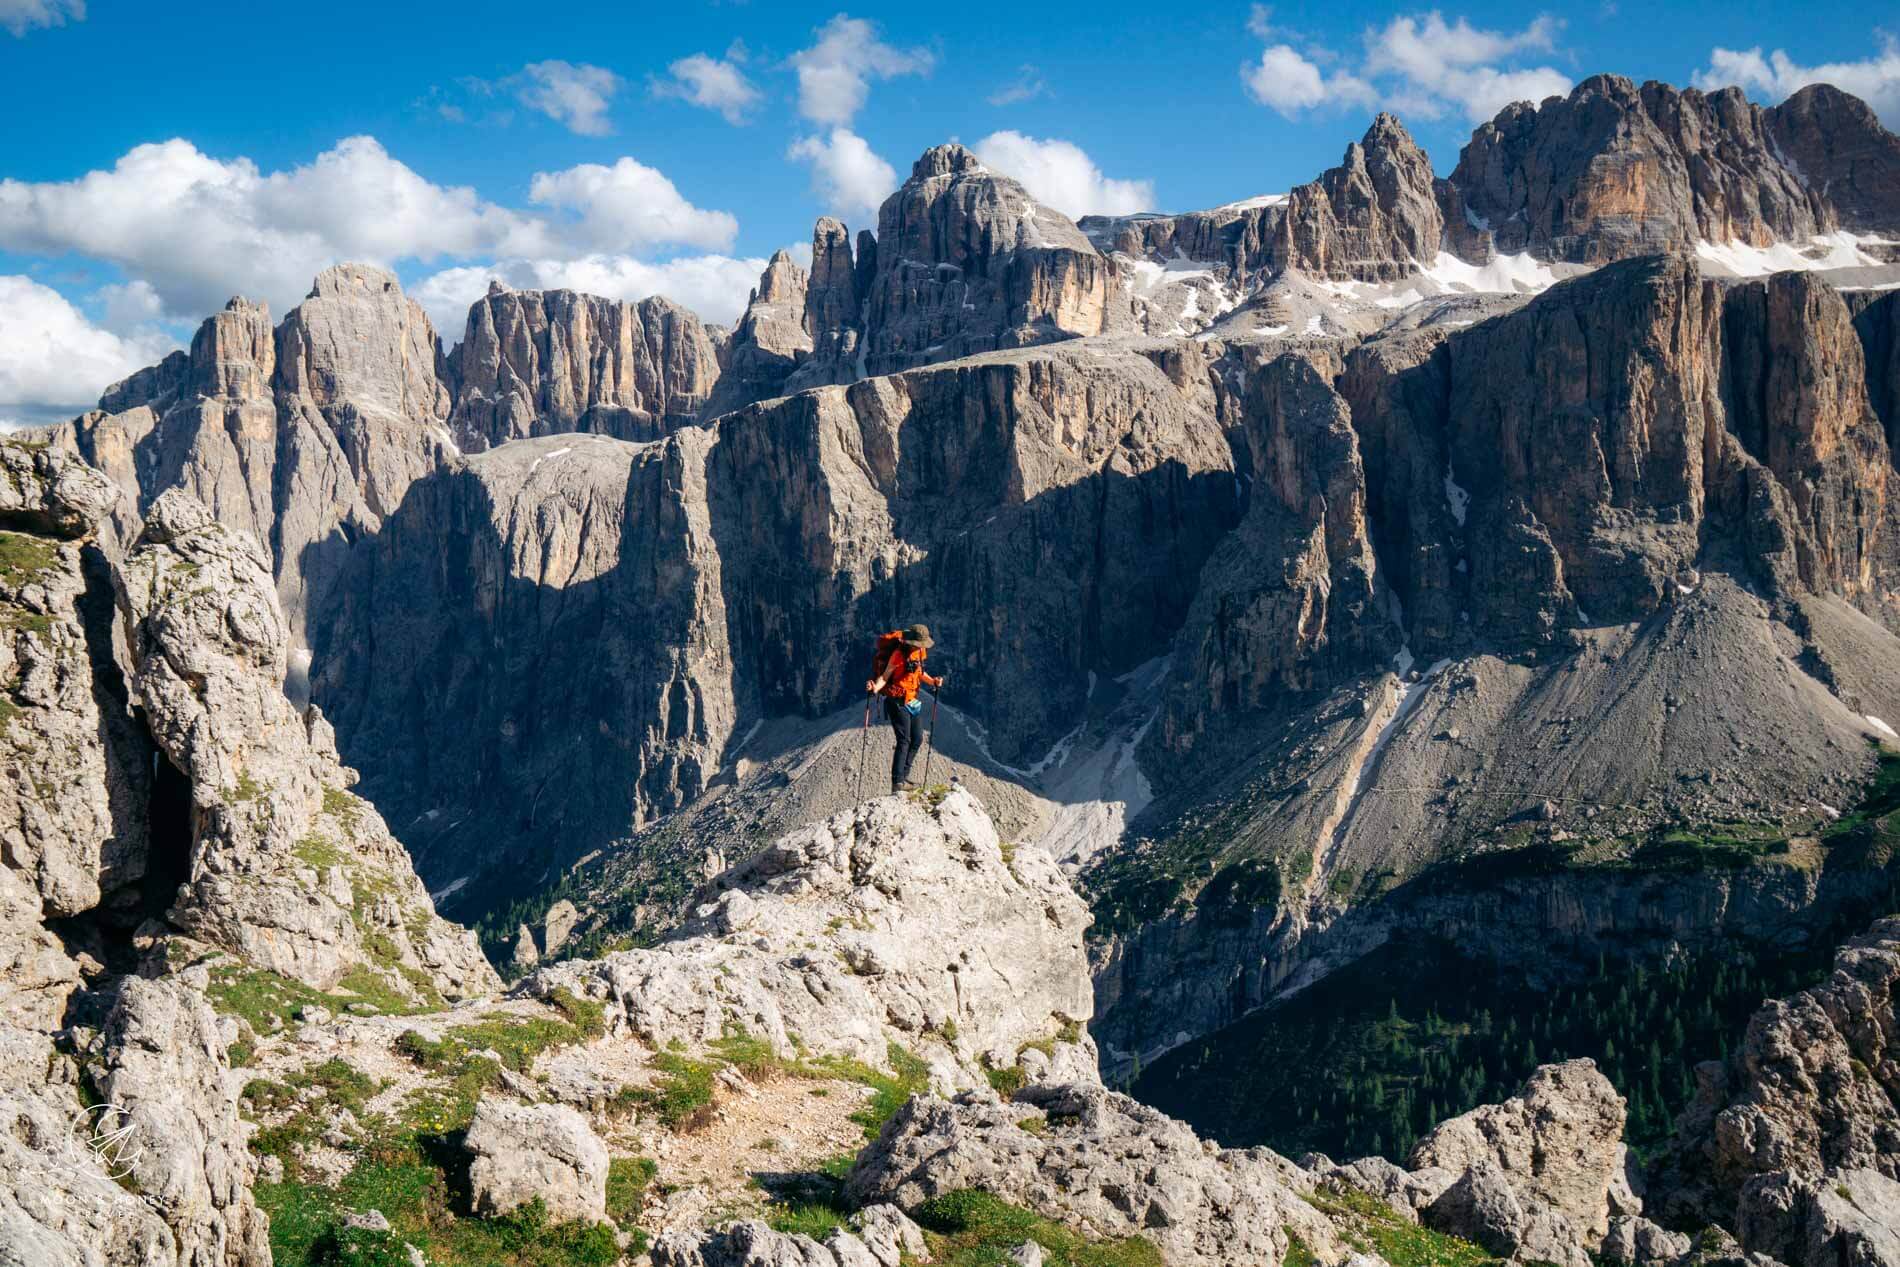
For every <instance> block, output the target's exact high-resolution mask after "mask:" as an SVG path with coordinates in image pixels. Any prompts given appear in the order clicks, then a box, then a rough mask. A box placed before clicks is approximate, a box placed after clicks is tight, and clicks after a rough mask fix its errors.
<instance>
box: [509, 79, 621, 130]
mask: <svg viewBox="0 0 1900 1267" xmlns="http://www.w3.org/2000/svg"><path fill="white" fill-rule="evenodd" d="M508 82H509V84H510V86H512V87H513V88H514V92H515V96H516V97H517V98H518V99H519V100H520V101H521V104H522V105H525V106H527V107H528V108H529V109H530V110H539V111H540V112H541V113H542V114H545V115H547V116H548V117H549V118H550V119H553V120H555V121H556V122H557V123H559V124H561V126H563V127H565V128H566V129H567V130H568V131H570V132H578V133H579V134H580V135H582V136H606V135H607V134H608V133H609V132H611V131H613V128H612V126H611V125H610V124H609V123H608V122H607V110H608V107H609V106H611V105H612V104H613V99H614V94H615V93H617V92H619V91H620V76H618V75H616V74H614V73H613V72H612V71H611V70H607V69H605V68H603V67H600V66H589V65H587V64H586V63H582V64H580V65H578V66H577V65H575V64H573V63H572V62H563V61H547V62H530V63H529V64H528V65H526V66H523V67H522V68H521V73H520V74H518V75H515V76H513V77H512V78H511V79H510V80H509V81H508Z"/></svg>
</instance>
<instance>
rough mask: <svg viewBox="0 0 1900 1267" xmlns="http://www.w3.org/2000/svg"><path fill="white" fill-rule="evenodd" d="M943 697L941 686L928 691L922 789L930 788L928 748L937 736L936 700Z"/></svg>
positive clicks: (927, 789)
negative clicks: (928, 724) (928, 704)
mask: <svg viewBox="0 0 1900 1267" xmlns="http://www.w3.org/2000/svg"><path fill="white" fill-rule="evenodd" d="M942 698H943V687H941V686H939V687H938V688H937V689H936V690H934V691H932V692H931V693H930V729H929V730H928V731H926V732H925V733H924V791H926V792H928V791H929V790H930V749H931V745H932V744H933V743H934V742H935V741H936V738H937V701H938V700H940V699H942Z"/></svg>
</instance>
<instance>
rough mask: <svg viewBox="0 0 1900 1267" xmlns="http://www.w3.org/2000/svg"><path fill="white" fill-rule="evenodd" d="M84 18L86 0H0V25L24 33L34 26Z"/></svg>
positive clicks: (62, 24)
mask: <svg viewBox="0 0 1900 1267" xmlns="http://www.w3.org/2000/svg"><path fill="white" fill-rule="evenodd" d="M69 18H70V19H71V20H72V21H74V22H84V21H85V20H86V0H0V26H4V27H5V28H6V29H7V30H9V31H11V32H13V34H15V35H25V34H26V33H27V32H28V31H30V30H32V29H33V28H34V27H36V26H64V25H66V22H67V19H69Z"/></svg>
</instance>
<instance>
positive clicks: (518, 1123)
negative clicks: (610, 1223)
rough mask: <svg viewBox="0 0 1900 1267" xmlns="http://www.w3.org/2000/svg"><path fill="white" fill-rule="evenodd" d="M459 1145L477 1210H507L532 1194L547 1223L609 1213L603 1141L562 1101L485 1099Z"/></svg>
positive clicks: (590, 1218) (598, 1218)
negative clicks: (465, 1156) (466, 1156)
mask: <svg viewBox="0 0 1900 1267" xmlns="http://www.w3.org/2000/svg"><path fill="white" fill-rule="evenodd" d="M462 1146H463V1147H464V1148H466V1149H467V1150H468V1152H469V1156H470V1161H469V1166H468V1182H469V1190H470V1192H471V1194H472V1197H473V1200H474V1206H475V1210H476V1212H477V1213H481V1214H506V1213H508V1212H509V1211H510V1210H514V1209H517V1208H518V1207H520V1206H523V1205H526V1204H527V1203H528V1202H530V1201H536V1200H538V1201H540V1202H541V1203H542V1204H543V1205H544V1206H546V1207H547V1212H548V1220H549V1221H550V1222H552V1223H565V1222H568V1221H569V1220H571V1219H582V1220H585V1221H587V1222H589V1223H598V1222H600V1221H601V1220H602V1219H604V1218H606V1217H607V1146H606V1145H605V1144H603V1143H601V1142H600V1138H599V1137H598V1136H596V1135H595V1134H594V1132H593V1130H592V1128H590V1127H589V1126H588V1125H587V1119H586V1118H584V1117H582V1116H581V1115H580V1114H579V1113H577V1112H575V1111H574V1110H573V1109H571V1108H569V1107H568V1106H566V1105H565V1104H512V1103H509V1102H507V1101H503V1100H497V1099H493V1098H489V1099H484V1100H483V1101H482V1102H481V1103H480V1104H479V1105H477V1106H476V1108H475V1120H474V1121H472V1122H471V1123H469V1127H468V1133H467V1135H466V1136H465V1137H464V1138H463V1141H462Z"/></svg>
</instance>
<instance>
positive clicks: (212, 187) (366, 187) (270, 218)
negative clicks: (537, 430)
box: [0, 136, 737, 320]
mask: <svg viewBox="0 0 1900 1267" xmlns="http://www.w3.org/2000/svg"><path fill="white" fill-rule="evenodd" d="M531 191H532V196H533V198H534V200H535V202H536V204H537V205H538V206H539V207H540V208H541V210H538V211H536V210H515V209H512V208H507V207H502V206H498V205H496V204H495V203H492V202H488V201H485V200H483V199H482V198H480V197H479V196H478V195H477V194H476V192H475V191H474V190H473V189H470V188H467V187H463V186H444V185H437V184H434V183H432V182H430V181H429V180H427V179H425V178H424V177H422V176H421V175H419V174H418V173H417V172H415V171H414V170H413V169H411V168H409V167H408V166H406V165H405V164H403V163H401V162H399V161H398V160H396V159H395V158H392V157H391V156H390V155H389V154H388V152H387V151H385V150H384V149H383V147H382V146H381V145H380V144H378V143H377V142H376V140H375V139H374V138H372V137H367V136H361V137H350V138H347V139H345V140H343V141H339V142H338V143H337V144H336V145H335V146H334V147H332V148H331V149H329V150H326V151H324V152H323V153H322V154H319V155H318V156H317V157H316V158H315V159H313V160H312V161H311V162H309V163H307V164H304V165H302V166H299V167H293V168H289V169H286V170H283V171H277V172H263V171H260V170H259V169H258V167H257V165H256V164H255V163H253V162H252V161H251V160H249V159H246V158H238V159H232V160H230V161H225V160H220V159H215V158H212V157H210V156H208V155H206V154H204V153H202V152H200V151H199V150H198V149H197V148H196V147H195V146H193V145H191V144H190V143H189V142H186V141H183V140H172V141H165V142H161V143H157V144H150V145H141V146H138V147H136V148H135V149H133V150H131V151H129V152H127V153H126V154H125V156H124V157H122V158H121V159H120V160H119V161H118V162H117V163H116V164H115V165H114V166H113V167H112V168H110V169H108V170H99V171H92V172H88V173H87V174H85V175H84V176H81V177H79V178H78V179H76V180H71V181H60V182H27V181H20V180H0V249H7V250H13V251H18V252H22V253H27V254H39V255H64V254H68V253H72V254H77V255H82V256H86V257H90V258H92V259H95V260H101V261H106V262H110V263H112V264H114V265H117V266H118V267H119V268H120V270H121V271H123V272H124V273H125V274H126V276H127V278H128V285H133V284H143V285H144V286H145V288H146V289H147V290H148V291H149V292H150V293H151V294H153V295H155V296H156V297H157V300H158V301H159V303H160V304H161V306H162V309H163V312H164V313H165V314H167V315H169V316H173V317H180V318H186V319H192V320H195V319H197V318H199V317H201V316H203V315H204V314H206V313H208V312H212V311H215V310H216V309H217V308H219V307H220V306H222V304H223V302H224V301H225V299H227V298H229V297H230V296H231V295H232V294H234V293H235V294H244V295H248V296H250V297H252V298H256V299H263V300H265V301H267V302H268V303H270V305H271V308H272V310H273V311H275V312H278V313H282V312H284V311H285V310H287V309H288V308H289V307H290V306H291V305H293V304H295V303H296V302H297V301H298V300H300V299H301V298H302V297H303V296H304V294H305V293H307V292H308V290H309V287H310V279H311V278H312V277H313V276H315V275H316V273H317V272H319V271H320V270H322V269H323V268H325V267H327V266H329V265H330V264H333V263H337V262H338V261H342V260H359V261H363V262H366V263H374V264H384V265H394V264H396V263H397V262H399V261H404V260H413V261H419V262H423V263H427V262H431V261H434V260H438V259H449V260H466V259H471V258H476V259H482V258H487V259H495V258H501V259H513V258H520V259H573V258H577V257H580V256H584V255H591V254H595V253H598V252H602V251H610V252H612V251H625V250H627V249H629V248H636V247H647V246H657V245H664V244H674V245H686V246H700V247H710V248H713V249H725V248H727V247H728V246H729V245H730V243H731V242H732V240H733V237H734V234H735V233H736V230H737V224H736V222H735V221H734V220H733V218H732V217H731V216H730V215H727V214H726V213H724V212H719V211H703V210H701V209H699V208H697V207H695V206H693V205H692V204H691V203H690V202H688V201H686V199H685V198H683V197H682V196H681V195H680V193H679V191H678V190H677V189H676V188H675V187H674V186H673V184H672V182H670V181H669V180H667V179H666V177H665V176H664V175H662V174H661V173H659V172H657V171H654V170H653V169H652V168H649V167H645V166H643V165H641V164H639V163H637V162H634V161H633V160H632V159H622V160H620V161H619V162H618V163H616V164H615V165H614V166H612V167H603V166H600V165H597V164H587V165H583V166H581V167H576V168H570V169H568V170H566V171H560V172H547V173H538V174H536V175H535V176H534V178H533V181H532V183H531ZM128 301H129V296H128V297H125V298H121V300H120V301H119V302H120V304H121V306H123V304H124V303H125V302H128ZM111 303H112V300H111V297H110V296H108V306H109V307H110V305H111Z"/></svg>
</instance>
